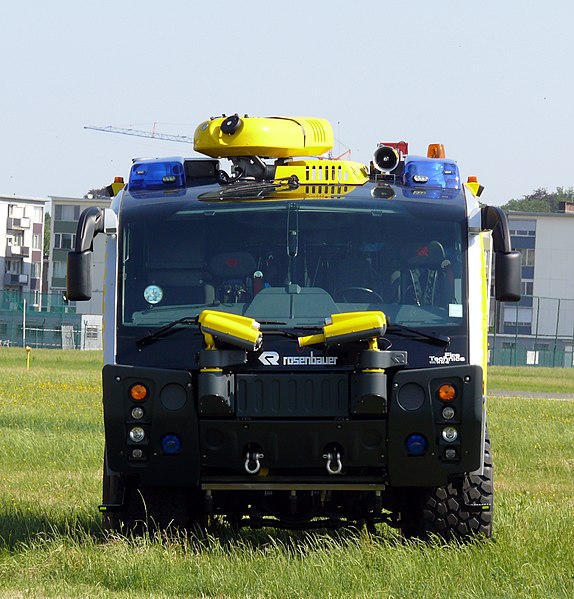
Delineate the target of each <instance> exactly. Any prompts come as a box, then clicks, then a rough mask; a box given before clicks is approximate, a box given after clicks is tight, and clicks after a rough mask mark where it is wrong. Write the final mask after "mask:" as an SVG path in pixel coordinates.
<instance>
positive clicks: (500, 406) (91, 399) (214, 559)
mask: <svg viewBox="0 0 574 599" xmlns="http://www.w3.org/2000/svg"><path fill="white" fill-rule="evenodd" d="M25 359H26V357H25V353H24V352H23V350H17V349H12V348H10V349H5V348H2V349H1V351H0V596H7V597H8V596H10V597H13V596H21V597H27V596H30V597H40V596H41V597H45V596H46V597H136V596H137V597H413V596H420V597H449V596H450V597H457V598H458V597H469V598H470V597H473V598H474V597H489V598H490V597H501V598H502V597H504V598H506V597H524V598H531V597H541V598H542V597H544V598H545V599H546V598H548V597H572V596H574V552H573V551H572V548H573V547H574V525H573V523H574V472H573V470H574V402H570V401H567V402H554V401H549V400H539V399H533V400H523V399H522V400H521V399H517V398H491V399H490V400H489V425H490V429H491V436H492V443H493V453H494V458H495V488H496V492H495V514H494V517H495V523H494V537H493V539H492V540H490V541H476V542H473V543H470V544H467V545H459V544H457V543H449V544H445V543H442V542H441V541H440V540H438V539H437V540H436V541H435V542H434V543H430V544H428V545H425V544H422V543H417V542H403V541H401V540H400V539H399V537H398V535H397V534H396V533H395V531H394V530H392V529H390V528H389V527H384V526H381V527H380V529H378V534H377V535H369V534H368V533H367V532H366V531H343V532H339V533H327V532H324V531H317V532H313V533H288V532H285V531H276V530H269V529H264V530H259V531H252V530H243V531H241V532H240V533H239V534H236V535H234V534H232V533H231V531H230V530H229V529H228V528H226V527H225V526H223V525H219V526H218V527H217V528H215V529H214V530H212V531H211V532H210V535H209V536H204V537H195V536H190V537H183V536H177V535H171V536H169V535H164V536H151V535H144V536H143V537H140V538H136V539H126V538H122V537H120V536H113V537H111V538H106V537H105V536H104V535H103V534H102V532H101V529H100V523H99V515H98V513H97V505H98V503H99V501H100V482H101V462H102V451H103V430H102V413H101V397H100V365H101V364H100V361H101V356H99V355H97V354H88V353H80V352H77V353H76V352H73V353H67V352H57V351H49V350H44V351H42V350H33V361H32V366H31V369H30V370H29V371H27V370H26V362H25Z"/></svg>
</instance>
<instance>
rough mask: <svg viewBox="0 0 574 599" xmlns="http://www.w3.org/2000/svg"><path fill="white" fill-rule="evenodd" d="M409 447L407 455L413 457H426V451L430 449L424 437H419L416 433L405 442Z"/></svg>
mask: <svg viewBox="0 0 574 599" xmlns="http://www.w3.org/2000/svg"><path fill="white" fill-rule="evenodd" d="M405 445H406V447H407V453H408V454H409V455H413V456H419V455H424V454H425V453H426V450H427V449H428V445H429V444H428V441H427V440H426V438H425V437H423V435H419V434H418V433H415V434H413V435H409V436H408V437H407V440H406V442H405Z"/></svg>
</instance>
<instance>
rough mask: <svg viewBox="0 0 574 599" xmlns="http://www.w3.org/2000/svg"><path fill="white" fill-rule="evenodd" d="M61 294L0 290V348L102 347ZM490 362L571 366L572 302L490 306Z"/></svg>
mask: <svg viewBox="0 0 574 599" xmlns="http://www.w3.org/2000/svg"><path fill="white" fill-rule="evenodd" d="M77 310H78V308H77V306H75V305H74V304H73V302H70V303H68V302H66V301H65V299H64V296H63V295H62V294H59V293H52V294H40V293H36V292H30V293H22V292H19V291H9V290H3V291H0V346H19V347H24V346H29V347H32V348H53V349H102V345H103V340H102V317H101V315H95V314H81V313H78V312H77ZM488 340H489V363H490V364H493V365H500V366H549V367H561V368H573V367H574V299H572V300H570V299H558V298H549V297H540V296H524V297H523V298H522V300H521V301H520V302H518V303H502V304H501V303H496V302H494V301H493V302H492V305H491V311H490V331H489V338H488Z"/></svg>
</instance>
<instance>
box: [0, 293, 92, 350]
mask: <svg viewBox="0 0 574 599" xmlns="http://www.w3.org/2000/svg"><path fill="white" fill-rule="evenodd" d="M0 346H4V347H13V346H16V347H25V346H28V347H32V348H52V349H102V317H101V316H100V315H94V314H79V313H77V312H76V307H75V306H73V305H71V303H68V302H66V301H65V300H64V297H63V295H62V294H58V293H45V294H42V293H35V292H27V293H22V292H20V291H12V290H3V291H0Z"/></svg>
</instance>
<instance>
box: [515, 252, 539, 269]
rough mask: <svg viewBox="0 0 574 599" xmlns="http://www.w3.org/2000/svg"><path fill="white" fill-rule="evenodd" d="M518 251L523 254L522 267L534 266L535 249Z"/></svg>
mask: <svg viewBox="0 0 574 599" xmlns="http://www.w3.org/2000/svg"><path fill="white" fill-rule="evenodd" d="M518 251H519V252H520V253H521V254H522V266H534V260H535V256H536V254H535V250H534V248H518Z"/></svg>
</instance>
